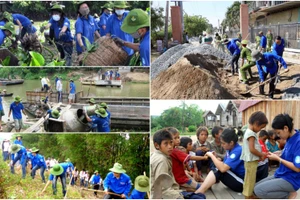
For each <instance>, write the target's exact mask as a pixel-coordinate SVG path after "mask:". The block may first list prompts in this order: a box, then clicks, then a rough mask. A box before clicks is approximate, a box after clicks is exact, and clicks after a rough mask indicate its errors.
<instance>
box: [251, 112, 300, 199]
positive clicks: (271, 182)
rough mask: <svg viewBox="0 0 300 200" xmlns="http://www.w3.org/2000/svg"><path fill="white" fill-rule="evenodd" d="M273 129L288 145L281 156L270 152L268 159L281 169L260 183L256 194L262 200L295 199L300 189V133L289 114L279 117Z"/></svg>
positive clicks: (256, 187) (274, 120) (274, 121)
mask: <svg viewBox="0 0 300 200" xmlns="http://www.w3.org/2000/svg"><path fill="white" fill-rule="evenodd" d="M272 128H273V130H274V131H275V133H276V134H277V135H278V136H279V137H280V138H281V139H283V140H286V144H285V147H284V149H283V150H282V152H281V156H280V155H278V154H276V153H271V152H269V154H268V158H269V159H270V160H275V161H277V162H279V163H280V164H279V168H278V169H277V170H276V172H275V174H274V175H273V176H269V177H267V178H265V179H263V180H261V181H260V182H258V183H257V184H256V185H255V187H254V193H255V195H256V196H257V197H259V198H260V199H295V198H296V197H297V190H298V189H299V188H300V181H299V180H300V173H299V172H300V132H299V130H295V129H294V124H293V118H291V117H290V116H289V115H288V114H279V115H277V116H276V117H275V118H274V119H273V121H272Z"/></svg>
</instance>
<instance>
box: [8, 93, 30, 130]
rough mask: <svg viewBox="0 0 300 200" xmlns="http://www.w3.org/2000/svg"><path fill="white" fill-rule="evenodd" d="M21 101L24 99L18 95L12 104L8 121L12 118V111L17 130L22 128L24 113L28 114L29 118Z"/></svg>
mask: <svg viewBox="0 0 300 200" xmlns="http://www.w3.org/2000/svg"><path fill="white" fill-rule="evenodd" d="M21 101H22V99H21V97H19V96H16V97H15V99H14V102H13V103H12V104H10V108H9V113H8V121H9V120H10V114H11V113H12V114H13V119H14V122H15V129H16V132H20V130H21V129H22V127H23V121H22V113H23V114H24V115H25V116H26V119H27V118H28V117H27V115H26V113H25V111H24V106H23V104H22V103H21ZM21 111H22V113H21Z"/></svg>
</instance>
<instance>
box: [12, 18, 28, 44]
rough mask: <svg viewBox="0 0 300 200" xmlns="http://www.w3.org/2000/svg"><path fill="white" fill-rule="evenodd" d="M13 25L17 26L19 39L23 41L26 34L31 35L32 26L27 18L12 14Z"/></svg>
mask: <svg viewBox="0 0 300 200" xmlns="http://www.w3.org/2000/svg"><path fill="white" fill-rule="evenodd" d="M12 17H13V23H14V24H15V25H18V26H19V34H20V39H23V37H24V36H25V34H26V33H28V34H32V24H31V21H30V19H29V18H27V17H25V16H24V15H21V14H12Z"/></svg>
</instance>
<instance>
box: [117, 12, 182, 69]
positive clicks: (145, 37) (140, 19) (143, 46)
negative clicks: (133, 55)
mask: <svg viewBox="0 0 300 200" xmlns="http://www.w3.org/2000/svg"><path fill="white" fill-rule="evenodd" d="M149 27H150V19H149V15H148V14H147V13H146V12H145V11H143V10H142V9H133V10H131V11H130V12H129V13H128V15H127V17H126V18H125V19H124V22H123V24H122V26H121V30H122V31H124V32H125V33H129V34H130V35H131V36H132V37H133V38H135V39H140V43H132V42H127V41H124V40H122V39H120V38H114V40H115V41H116V43H117V44H120V45H121V46H126V47H129V48H131V49H133V50H135V51H139V52H140V56H141V61H142V64H143V66H150V33H149ZM186 34H187V32H186Z"/></svg>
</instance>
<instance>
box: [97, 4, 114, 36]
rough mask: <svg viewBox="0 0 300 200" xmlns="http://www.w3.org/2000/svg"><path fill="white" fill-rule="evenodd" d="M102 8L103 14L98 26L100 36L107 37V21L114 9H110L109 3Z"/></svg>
mask: <svg viewBox="0 0 300 200" xmlns="http://www.w3.org/2000/svg"><path fill="white" fill-rule="evenodd" d="M101 8H102V14H101V16H100V21H99V22H98V26H99V28H100V36H101V37H102V36H105V35H106V33H107V29H106V24H107V20H108V18H109V17H110V12H111V11H112V9H111V8H110V5H109V3H106V4H104V6H102V7H101Z"/></svg>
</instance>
